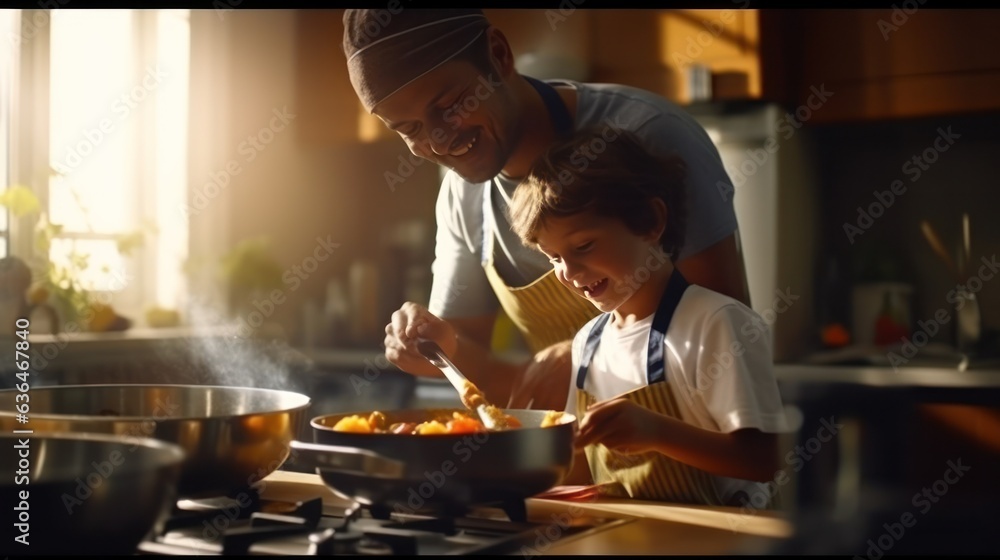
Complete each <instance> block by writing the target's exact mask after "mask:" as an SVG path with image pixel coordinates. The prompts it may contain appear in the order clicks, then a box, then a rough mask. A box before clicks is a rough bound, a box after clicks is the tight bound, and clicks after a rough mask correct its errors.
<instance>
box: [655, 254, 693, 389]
mask: <svg viewBox="0 0 1000 560" xmlns="http://www.w3.org/2000/svg"><path fill="white" fill-rule="evenodd" d="M687 288H688V282H687V279H685V278H684V276H683V275H682V274H681V272H680V271H679V270H677V269H676V268H675V269H674V272H673V274H671V275H670V280H669V281H667V291H666V293H665V294H663V297H662V298H661V299H660V306H659V309H657V310H656V315H654V316H653V327H652V328H651V329H649V348H648V349H647V354H646V355H647V356H648V359H647V361H646V364H647V366H646V379H647V382H648V384H649V385H652V384H653V383H659V382H660V381H665V380H666V378H667V375H666V361H665V360H664V357H663V347H664V344H663V343H664V340H666V338H667V329H669V328H670V320H671V319H673V317H674V312H675V311H677V305H678V304H679V303H680V302H681V298H682V297H684V291H685V290H687Z"/></svg>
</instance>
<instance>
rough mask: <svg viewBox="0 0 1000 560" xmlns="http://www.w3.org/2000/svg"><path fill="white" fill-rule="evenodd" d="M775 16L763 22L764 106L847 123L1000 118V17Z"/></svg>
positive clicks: (960, 13)
mask: <svg viewBox="0 0 1000 560" xmlns="http://www.w3.org/2000/svg"><path fill="white" fill-rule="evenodd" d="M907 9H909V10H910V12H911V13H909V14H907V13H906V12H905V11H903V9H902V8H899V9H895V10H772V11H763V12H762V13H761V21H760V34H761V38H762V48H761V60H762V61H763V66H762V74H763V84H764V90H763V97H765V98H767V99H772V100H777V101H784V102H786V103H790V104H793V105H800V104H804V103H806V101H807V100H808V98H809V96H810V95H811V94H812V91H813V90H812V88H817V89H818V88H820V87H821V86H823V87H824V88H825V89H826V90H827V91H830V92H832V95H831V96H829V97H830V98H829V101H828V102H825V103H824V104H823V106H822V108H821V109H819V110H815V111H814V113H813V117H812V121H813V122H815V123H823V122H844V121H869V120H880V119H895V118H913V117H923V116H933V115H946V114H959V113H973V112H980V111H992V110H997V109H1000V95H997V93H996V92H997V91H998V88H1000V57H998V56H997V54H996V53H997V51H998V48H1000V34H998V33H997V29H998V27H1000V11H995V10H923V9H916V10H913V9H911V8H907Z"/></svg>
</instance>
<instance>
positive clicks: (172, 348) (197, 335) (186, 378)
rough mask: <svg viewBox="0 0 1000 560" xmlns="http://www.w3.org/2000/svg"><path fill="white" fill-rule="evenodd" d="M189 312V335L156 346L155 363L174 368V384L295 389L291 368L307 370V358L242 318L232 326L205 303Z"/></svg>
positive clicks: (220, 313) (308, 362) (199, 303)
mask: <svg viewBox="0 0 1000 560" xmlns="http://www.w3.org/2000/svg"><path fill="white" fill-rule="evenodd" d="M189 309H190V320H189V324H190V325H191V328H192V329H193V330H194V333H193V334H192V336H190V337H188V338H184V339H181V340H178V341H174V342H172V343H166V342H161V343H159V344H158V345H157V347H156V352H157V357H158V359H159V360H160V361H162V362H163V363H165V364H168V365H170V366H172V369H174V370H175V372H176V373H175V374H174V375H173V376H172V378H171V379H173V380H174V381H173V382H175V383H180V384H186V385H222V386H233V387H257V388H261V389H278V390H291V391H297V390H298V388H297V387H296V385H297V384H298V383H296V379H295V377H296V376H293V370H297V371H301V370H305V369H311V367H312V363H311V362H310V361H309V360H308V358H305V357H304V356H302V355H301V354H299V353H298V352H297V351H295V350H294V349H292V348H291V347H290V346H289V345H288V344H287V343H286V342H284V341H283V340H280V338H278V337H273V336H267V335H266V334H265V333H258V332H257V331H259V330H261V329H260V328H257V329H254V328H252V327H249V325H248V324H247V322H246V320H245V318H242V317H238V318H237V321H236V322H235V323H234V321H233V320H232V319H231V318H230V317H228V316H226V315H225V314H224V313H222V312H221V311H220V310H218V309H217V308H215V307H213V306H212V305H211V304H210V303H209V302H207V301H197V302H195V303H194V304H193V305H191V306H190V308H189ZM258 335H259V336H258ZM300 392H301V391H300Z"/></svg>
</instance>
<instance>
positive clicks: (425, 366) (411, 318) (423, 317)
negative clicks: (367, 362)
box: [385, 302, 458, 377]
mask: <svg viewBox="0 0 1000 560" xmlns="http://www.w3.org/2000/svg"><path fill="white" fill-rule="evenodd" d="M418 338H423V339H426V340H433V341H434V342H436V343H437V344H438V346H440V347H441V350H442V351H443V352H444V354H445V355H446V356H448V357H449V358H452V357H453V356H454V355H455V352H456V351H457V350H458V339H457V337H456V335H455V328H454V327H452V325H451V324H450V323H448V321H445V320H443V319H440V318H438V317H436V316H434V315H433V314H431V312H430V311H428V310H427V308H425V307H424V306H422V305H420V304H417V303H413V302H406V303H404V304H403V306H402V307H400V308H399V309H398V310H397V311H395V312H394V313H393V314H392V322H391V323H389V324H388V325H386V326H385V357H386V359H387V360H389V361H390V362H392V364H393V365H395V366H396V367H398V368H399V369H401V370H403V371H405V372H407V373H411V374H413V375H420V376H426V377H439V376H440V375H441V370H439V369H438V368H437V367H435V366H434V365H433V364H431V363H430V362H429V361H427V358H425V357H423V356H422V355H421V354H420V352H418V351H417V339H418Z"/></svg>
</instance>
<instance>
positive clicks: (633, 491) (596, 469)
mask: <svg viewBox="0 0 1000 560" xmlns="http://www.w3.org/2000/svg"><path fill="white" fill-rule="evenodd" d="M687 286H688V284H687V281H685V280H684V277H683V276H682V275H681V273H680V272H679V271H677V270H676V269H675V270H674V272H673V274H672V275H671V277H670V281H669V284H668V285H667V290H666V292H665V293H664V296H663V298H662V299H661V301H660V305H659V308H658V309H657V311H656V314H655V315H654V316H653V326H652V328H651V329H650V333H649V344H648V359H647V365H646V375H647V385H646V386H645V387H642V388H639V389H636V390H634V391H631V392H629V393H626V394H625V395H622V397H624V398H626V399H628V400H629V401H631V402H633V403H635V404H637V405H639V406H642V407H644V408H647V409H650V410H654V411H656V412H659V413H660V414H665V415H667V416H671V417H673V418H677V419H680V418H681V417H680V414H679V412H678V409H677V403H676V400H675V397H674V394H673V392H672V390H671V388H670V383H667V377H666V358H665V356H664V343H663V341H664V339H665V338H666V334H667V328H668V327H669V326H670V320H671V318H672V317H673V314H674V311H675V310H676V309H677V304H678V303H679V302H680V299H681V296H683V295H684V290H685V289H687ZM609 317H610V314H605V315H604V316H602V317H601V318H600V319H599V320H598V321H597V322H596V323H595V324H594V326H593V328H592V329H591V331H590V333H589V334H588V337H587V343H586V346H585V347H584V351H583V356H582V358H581V361H580V368H579V370H578V371H577V375H576V387H577V399H576V405H577V408H576V412H577V417H578V418H583V415H584V414H585V413H586V410H587V408H588V407H589V406H591V405H593V404H594V402H595V401H596V399H595V397H594V396H593V395H591V394H589V393H588V392H587V391H585V390H584V382H585V381H586V377H587V371H588V370H589V369H590V363H591V361H592V360H593V357H594V352H595V351H596V350H597V346H598V344H599V342H600V340H601V333H602V332H603V330H604V326H605V325H606V324H607V321H608V318H609ZM586 454H587V461H588V462H589V463H590V473H591V476H593V478H594V483H595V484H609V485H610V487H612V488H614V487H615V485H614V484H613V483H618V485H620V487H621V488H622V489H623V490H624V493H625V494H627V496H628V497H631V498H634V499H638V500H657V501H666V502H677V503H684V504H704V505H713V506H718V505H724V504H723V502H722V499H721V497H720V496H719V493H718V491H717V490H716V488H715V485H714V484H713V483H712V475H711V474H709V473H708V472H706V471H703V470H701V469H698V468H695V467H692V466H690V465H687V464H685V463H681V462H680V461H677V460H675V459H671V458H670V457H667V456H666V455H663V454H661V453H657V452H647V453H637V454H628V455H626V454H624V453H619V452H617V451H614V450H612V449H609V448H608V447H606V446H604V445H603V444H600V443H597V444H593V445H589V446H587V449H586ZM612 494H613V492H612Z"/></svg>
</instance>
